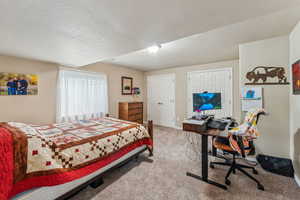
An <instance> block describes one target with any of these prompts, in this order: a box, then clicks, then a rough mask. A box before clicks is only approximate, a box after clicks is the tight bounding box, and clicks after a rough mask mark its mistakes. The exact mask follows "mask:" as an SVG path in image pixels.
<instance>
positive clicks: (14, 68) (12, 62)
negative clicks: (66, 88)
mask: <svg viewBox="0 0 300 200" xmlns="http://www.w3.org/2000/svg"><path fill="white" fill-rule="evenodd" d="M57 69H58V68H57V65H54V64H50V63H45V62H39V61H33V60H27V59H22V58H16V57H9V56H0V72H13V73H32V74H37V75H38V76H39V88H38V89H39V91H38V95H35V96H1V97H0V121H17V122H27V123H37V124H41V123H51V122H54V120H55V112H56V105H55V102H56V79H57Z"/></svg>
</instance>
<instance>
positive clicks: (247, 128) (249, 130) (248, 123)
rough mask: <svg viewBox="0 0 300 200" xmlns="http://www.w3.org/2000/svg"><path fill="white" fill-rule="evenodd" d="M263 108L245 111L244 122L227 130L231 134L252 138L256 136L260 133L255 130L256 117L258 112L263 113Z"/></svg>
mask: <svg viewBox="0 0 300 200" xmlns="http://www.w3.org/2000/svg"><path fill="white" fill-rule="evenodd" d="M264 112H265V111H264V110H263V109H254V110H250V111H248V112H247V114H246V116H245V119H244V122H243V123H242V124H240V125H239V126H238V127H235V128H233V129H231V130H230V131H229V133H230V134H231V135H238V136H246V137H250V138H252V139H254V138H257V137H258V136H259V135H260V133H259V132H258V130H257V124H256V123H257V117H258V115H259V114H261V113H264Z"/></svg>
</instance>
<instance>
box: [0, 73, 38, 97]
mask: <svg viewBox="0 0 300 200" xmlns="http://www.w3.org/2000/svg"><path fill="white" fill-rule="evenodd" d="M37 94H38V76H37V75H35V74H18V73H5V72H0V96H7V95H8V96H14V95H37Z"/></svg>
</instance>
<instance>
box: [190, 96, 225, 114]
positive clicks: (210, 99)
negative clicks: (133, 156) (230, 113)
mask: <svg viewBox="0 0 300 200" xmlns="http://www.w3.org/2000/svg"><path fill="white" fill-rule="evenodd" d="M219 109H222V102H221V93H208V92H205V93H194V94H193V111H194V112H196V111H204V110H219Z"/></svg>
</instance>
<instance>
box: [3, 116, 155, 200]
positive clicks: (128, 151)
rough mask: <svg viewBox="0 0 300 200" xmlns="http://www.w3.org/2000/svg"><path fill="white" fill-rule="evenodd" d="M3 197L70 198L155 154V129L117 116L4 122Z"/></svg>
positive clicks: (150, 124) (19, 199) (32, 199)
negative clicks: (43, 122)
mask: <svg viewBox="0 0 300 200" xmlns="http://www.w3.org/2000/svg"><path fill="white" fill-rule="evenodd" d="M0 138H1V140H0V155H1V157H0V179H1V181H0V199H1V200H2V199H15V200H25V199H26V200H29V199H31V200H34V199H39V198H40V197H41V195H43V199H44V200H47V199H49V200H53V199H65V198H67V197H69V196H71V195H73V194H74V193H76V192H78V191H79V190H81V189H82V188H84V187H86V186H87V185H89V184H92V185H94V186H95V185H97V184H98V183H99V181H100V182H101V178H102V176H103V174H104V173H106V172H108V171H110V170H112V169H114V168H115V167H118V166H120V165H122V164H124V163H125V162H128V161H129V160H132V159H133V158H135V157H136V156H138V155H139V154H140V153H142V152H144V151H146V150H148V151H149V152H150V155H152V152H153V127H152V122H151V121H149V122H148V130H147V129H146V128H145V127H144V126H142V125H140V124H136V123H133V122H128V121H123V120H118V119H114V118H109V117H105V118H99V119H92V120H80V121H74V122H68V123H60V124H50V125H43V126H40V125H29V124H23V123H15V122H8V123H0Z"/></svg>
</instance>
